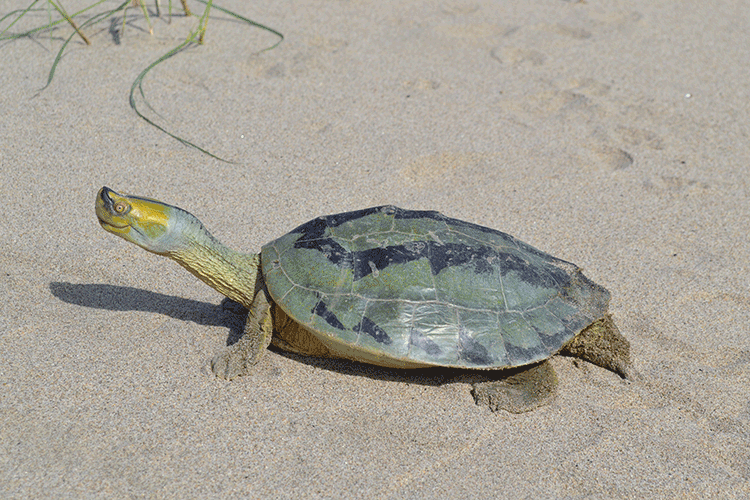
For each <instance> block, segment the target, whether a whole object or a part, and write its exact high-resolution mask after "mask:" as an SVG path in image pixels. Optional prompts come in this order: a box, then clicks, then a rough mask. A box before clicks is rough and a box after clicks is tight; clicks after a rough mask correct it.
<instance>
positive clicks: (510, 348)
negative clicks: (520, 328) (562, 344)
mask: <svg viewBox="0 0 750 500" xmlns="http://www.w3.org/2000/svg"><path fill="white" fill-rule="evenodd" d="M558 349H559V348H558ZM558 349H555V350H558ZM505 351H506V352H507V353H508V361H510V364H511V366H515V365H517V364H519V363H525V362H526V361H527V360H529V359H545V358H548V357H549V356H550V353H549V351H547V350H546V349H545V348H544V347H542V346H537V347H529V348H525V347H518V346H515V345H513V344H510V343H508V342H505Z"/></svg>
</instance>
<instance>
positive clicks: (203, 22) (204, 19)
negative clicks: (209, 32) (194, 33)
mask: <svg viewBox="0 0 750 500" xmlns="http://www.w3.org/2000/svg"><path fill="white" fill-rule="evenodd" d="M212 3H213V0H208V2H207V3H206V10H205V11H203V16H201V22H200V25H201V26H200V27H199V28H198V29H199V30H200V35H199V36H198V43H200V44H202V43H203V37H204V36H205V34H206V26H207V25H208V12H209V11H210V10H211V4H212Z"/></svg>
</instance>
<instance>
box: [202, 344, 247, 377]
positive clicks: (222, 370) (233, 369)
mask: <svg viewBox="0 0 750 500" xmlns="http://www.w3.org/2000/svg"><path fill="white" fill-rule="evenodd" d="M236 346H237V344H235V345H233V346H231V347H229V348H227V349H225V350H223V351H222V352H220V353H219V354H217V355H216V356H214V357H213V359H212V360H211V371H212V372H213V373H214V375H216V376H217V377H219V378H223V379H225V380H232V379H234V378H237V377H241V376H243V375H247V374H248V373H250V370H251V369H252V366H253V365H254V364H255V363H252V362H250V360H249V359H248V356H247V352H246V351H243V350H242V349H238V348H237V347H236ZM253 361H255V362H257V360H253Z"/></svg>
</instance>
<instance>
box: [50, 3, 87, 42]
mask: <svg viewBox="0 0 750 500" xmlns="http://www.w3.org/2000/svg"><path fill="white" fill-rule="evenodd" d="M49 3H50V4H51V5H52V6H53V7H54V8H55V9H56V10H57V12H59V13H60V15H61V16H63V17H64V18H65V20H66V21H68V23H70V25H71V26H72V27H73V29H74V30H76V33H78V36H80V37H81V38H82V39H83V41H84V42H86V45H91V42H90V41H89V39H88V38H86V35H84V34H83V32H82V31H81V30H80V29H78V25H77V24H76V23H75V21H73V19H71V17H70V16H69V15H68V13H67V12H65V9H63V7H62V4H60V5H57V4H56V3H55V2H53V1H52V0H50V2H49Z"/></svg>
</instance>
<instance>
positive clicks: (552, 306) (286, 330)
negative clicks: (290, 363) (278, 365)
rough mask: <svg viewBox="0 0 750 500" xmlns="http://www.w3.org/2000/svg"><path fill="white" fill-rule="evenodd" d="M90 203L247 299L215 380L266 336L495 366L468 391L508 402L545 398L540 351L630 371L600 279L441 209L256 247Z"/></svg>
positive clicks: (547, 388)
mask: <svg viewBox="0 0 750 500" xmlns="http://www.w3.org/2000/svg"><path fill="white" fill-rule="evenodd" d="M96 215H97V217H98V219H99V223H100V224H101V226H102V228H104V229H105V230H106V231H108V232H110V233H113V234H115V235H117V236H120V237H122V238H124V239H125V240H127V241H129V242H131V243H134V244H136V245H138V246H140V247H142V248H144V249H145V250H147V251H149V252H153V253H155V254H158V255H163V256H166V257H169V258H171V259H173V260H174V261H176V262H177V263H178V264H180V265H182V266H183V267H184V268H186V269H187V270H188V271H190V272H191V273H192V274H194V275H195V276H196V277H198V278H199V279H200V280H202V281H203V282H205V283H206V284H208V285H209V286H211V287H212V288H214V289H215V290H217V291H218V292H220V293H221V294H223V295H225V296H226V297H227V298H229V299H231V300H232V301H235V302H237V303H239V304H241V305H242V306H244V307H245V308H247V311H248V313H247V319H246V322H245V326H244V332H243V334H242V336H241V337H240V338H239V340H237V341H236V342H235V343H233V344H232V345H230V346H228V347H226V348H225V349H224V350H222V351H221V352H219V353H218V354H217V355H215V357H213V358H212V360H211V362H210V366H211V370H212V371H213V373H214V374H215V375H217V376H218V377H221V378H224V379H233V378H235V377H238V376H241V375H247V374H248V373H250V372H251V371H252V368H253V366H254V365H255V364H256V363H258V361H259V360H260V359H261V357H262V356H263V354H264V353H265V351H266V349H267V348H268V346H269V344H273V345H274V346H275V347H276V348H278V349H281V350H282V351H288V352H291V353H293V354H297V355H303V356H314V357H321V358H342V359H347V360H352V361H355V362H360V363H369V364H372V365H377V366H381V367H386V368H396V369H412V368H429V367H445V368H452V369H460V370H457V372H459V373H467V372H465V371H464V370H495V372H491V373H490V372H487V374H489V375H490V376H489V377H484V378H483V380H479V381H475V382H474V383H473V389H472V394H473V396H474V399H475V401H476V403H477V404H479V405H484V406H487V407H489V408H490V409H491V410H493V411H498V410H506V411H509V412H513V413H521V412H525V411H530V410H532V409H534V408H537V407H539V406H542V405H544V404H547V403H548V402H549V401H550V400H551V399H552V398H553V397H554V394H555V388H556V386H557V377H556V375H555V372H554V370H553V369H552V367H551V365H550V363H548V362H547V360H548V359H549V358H550V357H551V356H553V355H555V354H558V353H560V354H565V355H568V356H573V357H577V358H580V359H583V360H585V361H588V362H590V363H593V364H595V365H598V366H600V367H603V368H606V369H608V370H610V371H612V372H614V373H615V374H617V375H619V376H620V377H621V378H622V379H627V378H629V373H630V371H631V361H630V344H629V342H628V341H627V339H625V337H624V336H623V335H622V334H621V333H620V332H619V330H618V329H617V326H616V325H615V323H614V321H613V319H612V316H611V314H610V313H609V312H608V306H609V300H610V293H609V292H608V291H607V290H606V289H605V288H604V287H602V286H600V285H598V284H596V283H594V282H593V281H592V280H590V279H589V278H587V277H586V276H584V274H583V272H582V270H581V269H580V268H579V267H578V266H576V265H575V264H571V263H570V262H566V261H564V260H561V259H558V258H555V257H553V256H551V255H549V254H547V253H545V252H543V251H541V250H538V249H536V248H534V247H533V246H531V245H528V244H526V243H523V242H522V241H520V240H518V239H516V238H514V237H513V236H511V235H509V234H506V233H503V232H501V231H498V230H495V229H490V228H487V227H483V226H481V225H478V224H474V223H471V222H465V221H462V220H459V219H454V218H450V217H447V216H445V215H443V214H441V213H440V212H437V211H426V210H406V209H401V208H398V207H396V206H392V205H385V206H378V207H372V208H366V209H361V210H355V211H350V212H344V213H339V214H334V215H327V216H321V217H317V218H315V219H313V220H311V221H309V222H306V223H304V224H302V225H300V226H299V227H297V228H296V229H293V230H292V231H291V232H289V233H287V234H285V235H283V236H281V237H280V238H278V239H276V240H274V241H271V242H270V243H267V244H266V245H264V246H263V247H262V248H261V250H260V252H259V253H252V252H251V253H242V252H238V251H235V250H232V249H230V248H228V247H226V246H225V245H223V244H222V243H220V242H219V241H218V240H217V239H216V238H214V237H213V236H212V235H211V234H210V233H209V232H208V231H207V230H206V228H205V227H204V226H203V224H202V223H201V222H200V221H199V220H198V218H196V217H195V216H194V215H192V214H191V213H189V212H187V211H185V210H183V209H181V208H178V207H176V206H172V205H168V204H166V203H162V202H160V201H157V200H154V199H150V198H144V197H139V196H132V195H126V194H119V193H117V192H115V191H113V190H111V189H109V188H107V187H103V188H102V189H101V190H100V191H99V192H98V194H97V196H96ZM468 373H469V374H470V375H471V374H472V373H473V372H468Z"/></svg>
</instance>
